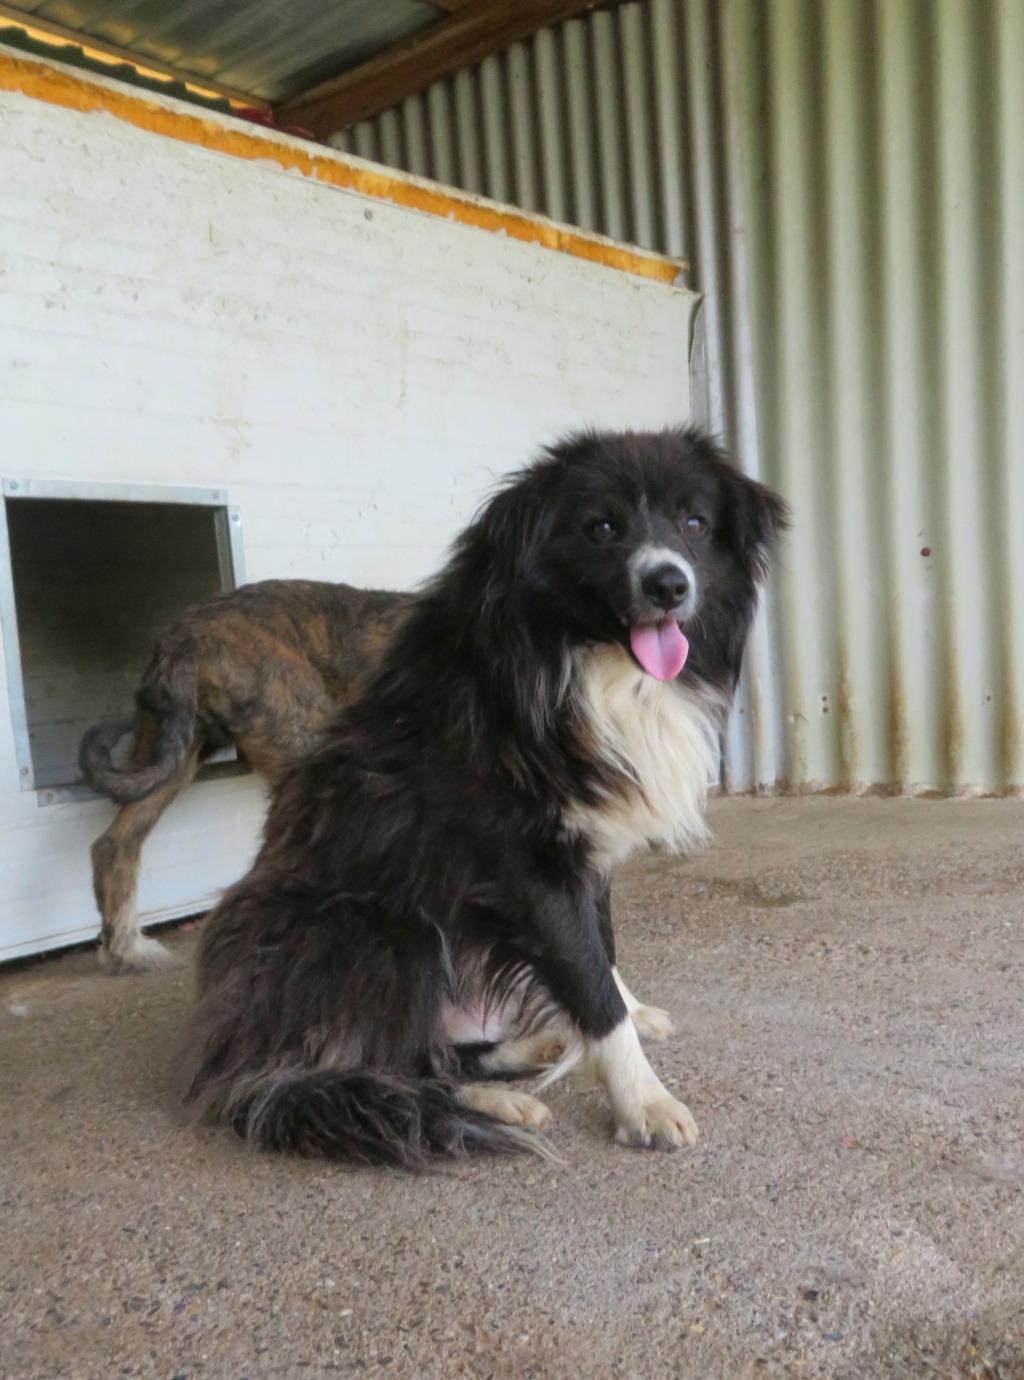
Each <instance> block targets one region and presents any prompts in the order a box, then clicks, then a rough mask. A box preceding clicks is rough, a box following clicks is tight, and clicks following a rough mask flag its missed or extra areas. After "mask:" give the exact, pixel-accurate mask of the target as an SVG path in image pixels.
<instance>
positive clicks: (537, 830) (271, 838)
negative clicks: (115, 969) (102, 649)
mask: <svg viewBox="0 0 1024 1380" xmlns="http://www.w3.org/2000/svg"><path fill="white" fill-rule="evenodd" d="M785 512H786V510H785V505H784V504H783V503H782V501H781V499H779V498H778V497H777V496H776V495H775V494H773V493H772V492H771V491H770V490H769V489H767V488H765V487H764V486H762V485H760V484H757V483H755V482H754V481H752V480H750V479H747V478H746V477H744V476H743V475H742V474H741V473H740V472H739V471H738V470H736V469H735V468H734V467H733V466H732V465H731V464H730V463H729V462H728V460H727V459H726V457H725V456H724V455H723V454H722V453H721V452H720V451H719V450H718V449H717V448H716V446H715V445H714V444H713V443H712V442H711V441H710V440H709V439H707V438H706V437H704V436H703V435H701V434H700V433H698V432H696V431H693V430H679V431H665V432H648V433H629V432H627V433H625V434H613V433H584V434H580V435H576V436H572V437H569V438H568V439H567V440H565V441H563V442H562V443H560V444H558V445H555V446H553V447H551V448H550V449H549V450H548V451H546V452H545V453H544V455H543V456H542V457H541V458H540V459H539V460H538V461H536V462H535V463H534V464H533V465H531V466H530V467H528V468H527V469H526V470H524V471H523V472H522V473H520V474H518V475H517V476H514V477H513V478H512V479H511V480H510V481H509V482H508V483H507V484H506V485H505V486H504V487H503V488H502V489H501V490H500V491H499V492H497V493H496V494H495V496H494V497H493V498H492V499H491V500H490V501H489V502H488V503H487V504H486V505H485V506H484V508H483V509H482V510H481V512H480V514H479V515H478V517H477V518H476V520H475V521H474V522H473V523H472V524H471V525H470V527H469V528H468V529H467V530H466V531H465V532H464V533H463V535H462V536H461V537H460V539H459V540H458V541H457V543H456V545H455V547H454V550H453V553H452V555H451V558H450V560H449V562H448V564H447V566H446V567H445V568H444V569H443V570H442V572H441V573H440V574H439V575H438V576H437V578H436V579H435V580H434V581H433V582H432V583H431V584H430V585H428V586H427V587H426V588H425V589H424V590H423V592H422V593H421V594H420V595H419V596H418V597H417V598H416V601H415V603H414V604H413V606H412V608H411V609H410V610H409V611H408V613H407V615H406V617H405V619H404V621H403V623H402V626H401V628H400V629H399V631H398V633H397V635H396V636H395V637H394V638H393V639H392V641H391V642H390V644H389V646H388V648H387V650H386V652H385V654H384V659H383V662H382V664H381V666H380V668H379V670H378V671H377V673H376V674H375V675H374V676H373V677H372V679H371V680H370V681H369V683H368V685H367V687H366V689H365V691H364V693H363V694H362V695H361V696H360V698H359V699H358V700H357V701H356V702H355V704H353V705H352V706H351V707H349V708H348V709H347V710H346V711H344V712H343V713H342V715H341V716H340V717H339V719H338V721H337V723H336V724H335V725H334V726H333V727H332V728H330V729H329V730H328V731H327V733H326V735H325V737H324V738H323V740H322V742H321V745H320V746H319V747H318V748H317V749H315V750H314V752H313V754H312V755H311V756H310V757H309V758H307V759H306V760H305V761H304V762H303V763H302V764H300V765H299V766H298V767H296V768H294V769H293V770H291V771H289V772H288V773H286V775H285V776H284V777H283V778H282V780H281V781H280V782H279V784H278V785H277V787H276V789H275V791H274V794H273V798H272V801H271V805H270V811H269V815H268V818H267V824H266V829H265V834H264V842H263V846H262V849H261V851H260V853H259V855H258V857H257V859H256V861H255V863H254V865H253V867H252V870H251V871H250V872H249V874H248V875H247V876H246V877H245V878H244V879H243V880H242V881H241V882H239V883H238V884H237V885H235V886H234V887H233V888H231V889H230V890H229V891H228V892H227V893H226V894H225V896H224V898H223V900H222V901H221V903H220V905H219V906H218V907H217V908H216V910H215V911H214V912H213V914H212V916H211V917H210V919H209V920H208V921H207V923H206V924H205V925H204V927H203V931H202V934H201V938H200V946H199V952H198V960H197V978H198V1006H197V1010H196V1011H195V1014H194V1019H193V1022H192V1025H191V1028H190V1030H189V1031H188V1033H187V1037H186V1041H185V1049H184V1053H183V1068H182V1074H183V1087H184V1096H185V1099H186V1101H187V1102H188V1103H190V1104H191V1105H192V1106H193V1108H194V1109H195V1110H196V1111H197V1112H198V1113H205V1114H207V1115H209V1116H212V1117H215V1118H217V1119H219V1120H220V1121H222V1122H223V1123H224V1124H226V1125H227V1126H229V1127H230V1128H231V1129H232V1130H234V1131H235V1132H236V1133H237V1134H238V1135H240V1136H242V1137H244V1138H245V1139H246V1140H248V1141H249V1142H251V1143H252V1144H254V1145H257V1146H260V1147H264V1148H267V1149H276V1150H287V1151H295V1152H299V1153H302V1154H311V1155H322V1156H328V1157H332V1158H337V1159H342V1160H347V1161H351V1162H357V1163H373V1162H385V1163H393V1164H398V1165H404V1166H408V1167H419V1166H422V1165H423V1164H424V1163H427V1162H429V1161H430V1160H431V1159H433V1158H435V1157H446V1156H447V1157H451V1156H459V1155H462V1154H464V1153H466V1152H469V1151H492V1152H504V1151H510V1150H516V1149H520V1148H522V1147H523V1146H524V1144H528V1143H531V1142H533V1143H536V1138H535V1137H534V1136H531V1134H530V1133H529V1130H528V1129H527V1128H531V1127H538V1126H541V1125H543V1124H544V1123H545V1122H546V1120H547V1109H546V1108H545V1107H544V1105H543V1104H542V1103H541V1102H540V1101H538V1099H537V1098H535V1097H533V1096H531V1095H528V1094H526V1093H521V1092H513V1091H509V1090H507V1089H505V1088H504V1087H495V1086H488V1085H487V1084H486V1083H483V1084H481V1083H478V1082H475V1081H473V1080H474V1079H475V1078H479V1077H480V1076H484V1077H486V1076H487V1075H489V1074H491V1073H502V1074H506V1073H508V1072H510V1071H511V1070H512V1069H513V1068H514V1067H515V1065H516V1063H517V1060H518V1050H517V1045H518V1042H517V1041H516V1040H515V1039H513V1040H512V1041H511V1043H510V1045H509V1046H508V1047H503V1046H502V1045H500V1044H494V1043H493V1041H492V1039H491V1035H490V1033H489V1029H488V1027H489V1024H491V1023H492V1021H493V1024H494V1025H495V1026H497V1027H499V1028H500V1030H501V1031H502V1033H504V1032H508V1031H511V1032H512V1033H513V1034H515V1033H517V1032H519V1031H526V1032H527V1033H528V1032H529V1031H530V1030H531V1029H533V1028H536V1027H537V1026H538V1025H540V1026H543V1025H544V1024H545V1022H546V1021H547V1020H549V1019H550V1017H551V1016H552V1014H557V1016H558V1017H560V1018H561V1019H564V1020H566V1021H567V1022H569V1024H570V1028H571V1031H572V1035H573V1040H572V1045H571V1047H570V1049H569V1051H568V1052H567V1054H566V1056H565V1057H564V1058H563V1059H562V1060H561V1062H560V1064H559V1065H558V1066H557V1067H556V1069H555V1070H554V1071H553V1072H554V1073H560V1072H562V1071H563V1070H564V1069H566V1068H568V1067H569V1066H571V1065H572V1064H573V1063H574V1062H579V1061H585V1062H586V1064H587V1065H588V1067H589V1069H590V1071H591V1073H592V1074H593V1076H594V1077H595V1078H596V1080H597V1081H598V1082H599V1083H600V1084H601V1085H602V1086H603V1087H604V1088H605V1089H606V1091H607V1094H608V1096H609V1098H610V1101H611V1105H612V1111H613V1115H614V1121H615V1135H616V1138H617V1139H618V1140H619V1141H621V1142H623V1143H626V1144H630V1145H643V1146H650V1145H653V1146H661V1147H665V1148H675V1147H677V1146H680V1145H682V1144H684V1143H693V1141H694V1140H695V1138H696V1134H697V1133H696V1127H695V1125H694V1122H693V1118H692V1117H691V1115H690V1113H689V1111H688V1110H687V1108H686V1107H685V1106H683V1104H682V1103H680V1102H678V1101H677V1100H676V1099H675V1098H674V1097H672V1096H671V1094H670V1093H669V1092H668V1091H667V1090H666V1088H665V1087H664V1086H663V1085H662V1083H661V1082H660V1081H659V1079H658V1078H657V1076H656V1074H655V1073H654V1071H653V1069H652V1068H651V1066H650V1064H649V1063H648V1061H647V1058H646V1056H645V1055H644V1053H643V1051H642V1048H641V1046H640V1043H639V1039H638V1035H637V1030H636V1028H635V1026H634V1023H633V1022H632V1020H631V1019H630V1014H629V1009H628V1002H627V998H626V997H625V996H624V995H623V992H622V990H621V987H620V985H619V984H618V983H617V981H616V977H615V973H614V970H613V964H612V955H611V953H610V952H609V949H610V942H609V941H610V922H609V919H608V904H607V901H608V885H609V874H610V871H611V869H612V868H613V867H614V865H615V864H616V863H618V862H620V861H621V860H622V859H624V858H626V857H627V856H629V855H630V854H631V853H632V852H634V851H635V850H637V849H639V848H643V847H647V846H650V845H659V846H662V847H665V848H669V849H679V848H685V847H687V846H688V845H692V844H694V843H695V842H697V841H698V840H699V839H701V837H702V836H703V834H704V822H703V813H704V806H705V801H706V795H707V789H708V785H709V781H710V780H711V779H712V777H713V776H714V774H715V772H716V768H717V761H718V742H719V735H720V732H721V728H722V723H723V717H724V714H725V712H726V709H727V707H728V705H729V702H730V698H731V695H732V692H733V689H734V687H735V684H736V679H737V676H738V673H739V668H740V661H741V657H742V653H743V646H744V642H745V639H746V635H747V632H748V629H749V627H750V623H751V620H752V618H753V616H754V612H755V609H756V604H757V597H758V585H759V583H760V582H761V580H762V578H763V576H764V573H765V569H766V563H767V560H768V556H769V552H770V549H771V547H772V544H773V540H774V538H775V535H776V533H777V532H778V530H779V529H780V527H782V526H783V524H784V521H785ZM474 1027H475V1028H474ZM453 1032H457V1033H453ZM474 1036H476V1037H477V1038H473V1037H474ZM460 1041H461V1042H462V1043H459V1042H460ZM519 1048H521V1046H519Z"/></svg>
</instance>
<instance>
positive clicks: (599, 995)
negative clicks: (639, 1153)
mask: <svg viewBox="0 0 1024 1380" xmlns="http://www.w3.org/2000/svg"><path fill="white" fill-rule="evenodd" d="M538 911H539V913H538V915H537V922H538V925H539V928H540V929H541V931H542V936H543V941H544V947H545V950H546V956H547V961H546V962H545V964H544V969H545V971H544V977H545V979H546V980H547V982H548V985H549V986H550V988H551V990H552V994H553V995H554V996H555V998H556V999H557V1000H559V1001H560V1002H561V1003H562V1004H563V1005H564V1006H565V1008H566V1010H567V1011H568V1012H569V1015H570V1016H571V1017H572V1019H573V1021H574V1022H575V1025H576V1027H577V1030H578V1031H579V1035H580V1039H581V1041H582V1044H583V1055H584V1059H585V1061H586V1064H587V1066H588V1069H589V1071H590V1072H591V1074H592V1075H593V1077H594V1078H595V1080H596V1081H597V1082H599V1083H600V1084H601V1085H602V1086H603V1087H604V1089H605V1090H606V1092H607V1093H608V1096H609V1098H610V1100H611V1104H612V1111H613V1113H614V1116H615V1139H616V1140H618V1141H619V1142H621V1143H622V1144H623V1145H645V1146H647V1145H649V1146H656V1147H658V1148H661V1149H669V1150H674V1149H677V1148H678V1147H679V1146H681V1145H693V1144H694V1143H695V1141H696V1139H697V1125H696V1122H695V1121H694V1119H693V1117H692V1116H691V1115H690V1112H689V1109H688V1108H687V1107H685V1106H684V1105H683V1103H681V1102H679V1101H677V1100H676V1098H674V1097H673V1096H672V1094H671V1093H670V1092H669V1091H668V1089H667V1088H666V1087H665V1086H664V1084H663V1083H662V1082H661V1080H660V1079H659V1078H658V1076H657V1074H656V1073H655V1072H654V1070H653V1069H652V1068H651V1066H650V1064H649V1063H648V1061H647V1056H646V1055H645V1054H644V1052H643V1049H642V1047H641V1045H640V1037H639V1035H638V1034H637V1030H636V1026H635V1025H634V1024H633V1020H632V1019H631V1017H630V1014H629V1011H628V1009H627V1006H626V1002H625V1000H624V999H623V995H622V992H621V991H620V990H619V984H618V983H617V981H616V977H615V972H614V970H613V968H612V965H611V963H610V962H609V958H608V954H607V951H606V947H605V943H604V939H603V935H602V924H601V916H600V900H599V896H598V895H597V894H595V892H594V891H593V890H591V889H589V888H586V887H584V888H582V889H581V892H580V894H579V895H578V896H577V897H575V898H574V899H573V901H568V900H567V899H566V898H565V897H564V894H563V895H561V896H558V897H554V896H549V897H547V898H545V902H544V903H543V904H541V905H540V906H539V907H538Z"/></svg>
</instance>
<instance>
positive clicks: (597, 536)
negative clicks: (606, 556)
mask: <svg viewBox="0 0 1024 1380" xmlns="http://www.w3.org/2000/svg"><path fill="white" fill-rule="evenodd" d="M586 532H587V536H588V537H589V538H590V540H591V541H592V542H596V543H597V544H598V545H601V544H602V543H604V542H609V541H614V540H615V538H616V537H617V536H619V535H620V533H619V528H618V527H617V526H616V524H615V523H614V522H612V521H611V519H610V518H595V519H594V521H593V522H588V523H587V527H586Z"/></svg>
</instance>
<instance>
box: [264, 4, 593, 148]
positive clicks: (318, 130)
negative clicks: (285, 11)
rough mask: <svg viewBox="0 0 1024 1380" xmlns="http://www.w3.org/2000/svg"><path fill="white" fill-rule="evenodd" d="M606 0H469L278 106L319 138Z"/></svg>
mask: <svg viewBox="0 0 1024 1380" xmlns="http://www.w3.org/2000/svg"><path fill="white" fill-rule="evenodd" d="M601 3H602V0H468V3H466V4H464V5H461V6H460V7H459V8H458V9H454V10H453V12H452V14H451V15H450V16H449V17H448V18H447V19H443V20H441V22H440V23H439V24H436V25H434V27H433V28H431V29H428V30H427V31H426V32H425V33H421V34H418V35H417V36H416V37H415V38H412V39H409V40H408V41H407V42H405V43H400V44H396V45H395V47H393V48H389V49H388V50H387V52H385V53H380V54H378V56H377V57H374V58H371V59H370V60H369V61H368V62H364V63H362V64H361V65H360V66H359V67H354V68H353V69H352V70H351V71H349V72H344V73H342V75H341V76H340V77H334V78H332V79H331V80H330V81H326V82H323V83H322V84H321V85H320V86H315V87H313V89H312V90H311V91H304V92H302V93H300V94H299V95H297V96H292V97H291V98H290V99H289V100H287V101H283V102H282V103H281V104H280V105H279V106H277V107H276V114H277V115H278V116H279V117H280V118H281V119H283V120H286V121H287V122H288V123H289V124H290V125H297V126H300V127H301V128H302V129H308V130H309V131H310V132H311V133H312V134H313V135H314V137H315V138H317V139H328V138H330V136H331V135H332V134H335V133H337V131H338V130H341V129H346V128H347V127H348V126H349V125H355V124H358V123H359V122H360V121H361V120H369V119H371V118H372V117H373V116H374V115H379V114H380V112H381V111H382V110H388V109H390V107H391V106H393V105H397V104H398V102H399V101H404V100H405V98H406V97H407V96H415V95H417V94H418V93H419V92H420V91H425V90H426V88H427V87H428V86H432V85H433V84H434V82H436V81H442V80H443V79H444V78H445V77H450V76H452V75H454V73H456V72H458V71H461V70H462V69H463V68H465V67H472V66H474V65H475V64H476V63H478V62H481V61H482V60H483V59H484V58H486V57H490V56H491V54H492V53H498V52H501V51H502V50H503V49H504V48H508V47H510V46H511V45H512V44H513V43H518V42H519V41H520V40H521V39H523V38H528V37H529V36H530V35H531V34H534V33H536V32H537V31H538V30H540V29H544V28H547V27H548V25H550V24H558V23H559V22H560V21H561V20H563V19H569V18H571V17H572V16H573V15H576V14H584V13H586V12H587V11H588V10H592V9H595V8H597V7H598V6H599V5H600V4H601Z"/></svg>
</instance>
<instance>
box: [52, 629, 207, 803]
mask: <svg viewBox="0 0 1024 1380" xmlns="http://www.w3.org/2000/svg"><path fill="white" fill-rule="evenodd" d="M197 681H198V658H197V656H196V651H195V647H194V645H193V643H192V639H191V638H190V637H189V636H188V634H185V633H180V632H179V633H176V634H171V635H170V636H168V637H165V638H163V639H162V640H161V641H160V642H159V643H158V645H157V648H156V651H155V652H154V654H153V660H152V661H151V662H150V664H149V666H148V668H147V670H146V674H145V676H144V677H143V680H142V685H141V686H140V688H139V691H138V694H137V695H136V697H135V699H136V703H137V705H138V710H137V712H136V714H135V715H134V716H132V717H128V718H122V719H105V720H104V721H103V722H102V723H99V724H96V725H95V726H94V727H93V728H90V729H89V730H88V731H87V732H86V734H85V736H84V737H83V739H82V745H81V747H80V748H79V750H78V765H79V767H80V768H81V770H82V774H83V775H84V777H85V779H86V781H87V782H88V783H89V785H90V786H92V788H93V790H95V791H99V792H100V794H101V795H106V796H109V797H110V799H111V800H113V801H114V802H115V804H117V805H130V804H132V803H133V802H135V801H137V800H144V799H145V797H146V796H148V795H151V794H152V793H153V791H155V790H159V788H160V787H161V786H166V785H167V783H168V782H169V781H171V780H172V779H173V778H174V777H175V776H176V775H177V773H178V772H179V771H181V769H182V767H183V765H184V763H185V759H186V757H187V755H188V751H189V748H190V746H191V744H192V740H193V738H194V736H195V731H196V711H197V708H198V685H197ZM144 730H145V731H146V733H147V736H151V737H152V747H151V748H150V750H149V752H148V754H147V755H146V756H145V759H144V760H143V762H142V764H141V765H138V766H136V765H132V766H130V767H118V766H115V765H114V762H113V760H112V754H113V751H114V748H115V747H116V746H117V744H118V743H119V742H120V741H121V739H122V738H124V737H126V736H127V735H128V734H129V733H134V734H135V739H136V750H137V751H136V756H138V749H140V748H143V747H144V744H143V741H142V734H143V731H144Z"/></svg>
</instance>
